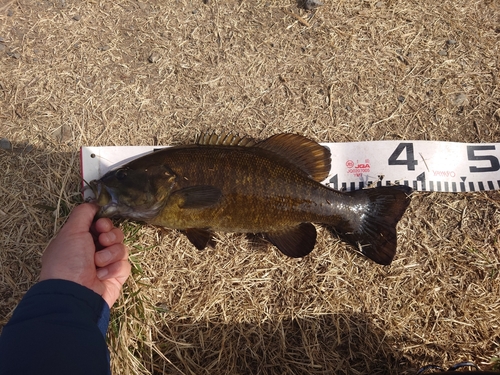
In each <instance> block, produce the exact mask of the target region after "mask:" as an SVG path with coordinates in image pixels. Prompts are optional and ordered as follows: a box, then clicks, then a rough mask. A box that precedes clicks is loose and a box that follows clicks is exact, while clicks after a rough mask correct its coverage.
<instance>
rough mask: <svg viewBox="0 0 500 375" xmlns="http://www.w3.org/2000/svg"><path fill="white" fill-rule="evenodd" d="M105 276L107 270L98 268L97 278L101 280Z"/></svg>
mask: <svg viewBox="0 0 500 375" xmlns="http://www.w3.org/2000/svg"><path fill="white" fill-rule="evenodd" d="M107 274H108V269H107V268H99V269H98V270H97V278H98V279H103V278H104V277H106V275H107Z"/></svg>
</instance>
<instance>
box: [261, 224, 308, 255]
mask: <svg viewBox="0 0 500 375" xmlns="http://www.w3.org/2000/svg"><path fill="white" fill-rule="evenodd" d="M264 237H265V238H266V239H267V240H268V241H269V242H271V243H272V244H273V245H274V246H276V247H277V248H278V249H279V250H280V251H281V252H282V253H283V254H285V255H287V256H289V257H291V258H301V257H303V256H306V255H307V254H309V253H310V252H311V251H312V250H313V249H314V245H315V244H316V228H315V227H314V225H313V224H311V223H302V224H300V225H299V226H297V227H293V228H290V229H285V230H282V231H279V232H271V233H264Z"/></svg>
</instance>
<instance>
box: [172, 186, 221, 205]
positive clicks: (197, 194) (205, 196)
mask: <svg viewBox="0 0 500 375" xmlns="http://www.w3.org/2000/svg"><path fill="white" fill-rule="evenodd" d="M221 198H222V192H221V191H220V189H218V188H216V187H214V186H210V185H197V186H189V187H186V188H183V189H180V190H177V191H175V192H173V193H172V195H171V196H170V200H171V202H175V203H176V204H177V205H178V206H179V207H180V208H206V207H210V206H213V205H215V204H217V203H218V202H219V201H220V199H221Z"/></svg>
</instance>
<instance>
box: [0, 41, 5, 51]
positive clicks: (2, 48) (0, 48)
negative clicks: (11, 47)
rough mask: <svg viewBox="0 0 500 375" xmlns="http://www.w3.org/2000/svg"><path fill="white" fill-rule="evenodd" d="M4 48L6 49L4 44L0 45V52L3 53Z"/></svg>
mask: <svg viewBox="0 0 500 375" xmlns="http://www.w3.org/2000/svg"><path fill="white" fill-rule="evenodd" d="M5 48H6V47H5V44H2V43H0V52H2V51H4V50H5Z"/></svg>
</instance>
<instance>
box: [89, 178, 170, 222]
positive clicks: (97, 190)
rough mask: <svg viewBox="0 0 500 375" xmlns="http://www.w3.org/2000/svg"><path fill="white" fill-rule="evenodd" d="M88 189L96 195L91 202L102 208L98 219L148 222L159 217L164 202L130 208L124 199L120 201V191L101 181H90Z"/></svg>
mask: <svg viewBox="0 0 500 375" xmlns="http://www.w3.org/2000/svg"><path fill="white" fill-rule="evenodd" d="M88 187H89V188H90V189H91V190H92V192H93V193H94V198H91V199H90V200H89V201H90V202H92V203H95V204H97V205H98V206H100V207H101V208H100V210H99V212H98V213H97V216H98V217H109V218H129V219H134V220H139V221H148V220H150V219H152V218H153V217H155V216H156V215H158V213H159V212H160V210H161V209H162V207H163V206H164V203H163V202H156V203H154V204H153V205H151V206H143V205H142V206H141V205H138V206H133V207H132V206H130V205H129V204H127V202H126V201H124V200H123V199H119V196H120V194H119V191H118V189H115V188H112V187H109V186H106V184H104V183H103V182H102V181H101V180H93V181H90V183H89V184H88Z"/></svg>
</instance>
